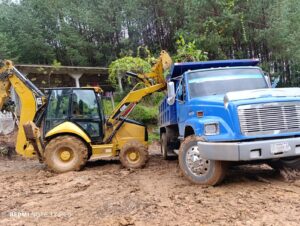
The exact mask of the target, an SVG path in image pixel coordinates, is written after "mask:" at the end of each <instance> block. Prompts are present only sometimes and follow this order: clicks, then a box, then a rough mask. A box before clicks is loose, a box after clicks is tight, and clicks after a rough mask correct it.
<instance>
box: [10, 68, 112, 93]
mask: <svg viewBox="0 0 300 226" xmlns="http://www.w3.org/2000/svg"><path fill="white" fill-rule="evenodd" d="M16 67H17V68H18V69H19V70H20V71H21V72H22V73H23V74H25V75H26V76H27V77H28V78H29V79H30V80H31V81H32V82H33V83H34V84H35V85H36V86H38V87H39V88H40V89H44V88H53V87H80V86H100V87H101V88H102V89H103V90H104V92H105V93H107V94H108V93H110V92H112V91H114V88H113V86H112V85H111V84H110V82H109V80H108V68H104V67H73V66H59V67H57V66H50V65H24V64H19V65H16Z"/></svg>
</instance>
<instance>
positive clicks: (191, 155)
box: [178, 135, 226, 185]
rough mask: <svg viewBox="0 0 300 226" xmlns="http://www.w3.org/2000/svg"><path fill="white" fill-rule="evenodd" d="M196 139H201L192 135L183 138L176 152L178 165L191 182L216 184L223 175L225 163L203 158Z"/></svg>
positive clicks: (220, 180)
mask: <svg viewBox="0 0 300 226" xmlns="http://www.w3.org/2000/svg"><path fill="white" fill-rule="evenodd" d="M198 141H202V139H201V138H200V137H197V136H194V135H192V136H189V137H187V138H185V140H184V141H183V143H182V144H181V146H180V149H179V153H178V159H179V166H180V168H181V170H182V172H183V174H184V175H185V176H186V178H187V179H189V180H190V181H191V182H193V183H196V184H200V185H217V184H219V183H221V182H222V180H223V179H224V177H225V172H226V166H225V163H224V162H221V161H215V160H207V159H203V158H202V157H201V155H200V152H199V147H198V145H197V142H198Z"/></svg>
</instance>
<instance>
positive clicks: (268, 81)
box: [265, 75, 272, 88]
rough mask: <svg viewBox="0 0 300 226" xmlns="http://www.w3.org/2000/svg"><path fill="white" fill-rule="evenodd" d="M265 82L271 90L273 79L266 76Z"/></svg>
mask: <svg viewBox="0 0 300 226" xmlns="http://www.w3.org/2000/svg"><path fill="white" fill-rule="evenodd" d="M265 80H266V82H267V84H268V87H269V88H271V87H272V85H271V79H270V77H269V75H265Z"/></svg>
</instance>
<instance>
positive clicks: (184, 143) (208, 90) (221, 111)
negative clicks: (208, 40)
mask: <svg viewBox="0 0 300 226" xmlns="http://www.w3.org/2000/svg"><path fill="white" fill-rule="evenodd" d="M258 64H259V60H256V59H250V60H221V61H207V62H192V63H191V62H189V63H176V64H174V65H173V67H172V68H171V71H170V75H169V76H168V79H167V80H168V83H167V86H168V96H167V97H166V98H165V99H164V100H163V102H162V103H161V105H160V107H159V111H160V116H159V117H160V119H159V120H160V137H161V151H162V155H163V157H164V158H165V159H167V158H169V157H170V156H172V155H174V153H175V154H177V155H178V160H179V165H180V168H181V170H182V172H183V174H184V175H185V176H186V177H187V178H188V179H189V180H190V181H192V182H194V183H197V184H204V185H216V184H218V183H220V182H221V181H222V180H223V179H224V177H225V174H226V169H227V167H228V166H229V165H230V164H232V163H238V164H240V163H259V162H265V163H267V164H269V165H270V166H272V167H274V168H276V167H290V168H295V169H300V88H271V84H270V80H269V78H268V76H266V75H265V74H264V72H263V71H262V69H261V68H260V67H258V66H257V65H258Z"/></svg>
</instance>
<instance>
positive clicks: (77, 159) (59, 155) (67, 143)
mask: <svg viewBox="0 0 300 226" xmlns="http://www.w3.org/2000/svg"><path fill="white" fill-rule="evenodd" d="M44 156H45V163H46V164H47V166H48V168H49V169H50V170H52V171H54V172H56V173H64V172H68V171H78V170H81V169H82V168H83V167H84V166H85V164H86V162H87V159H88V148H87V146H86V145H85V144H84V143H83V142H82V141H81V140H80V139H79V138H77V137H74V136H69V135H64V136H58V137H56V138H53V139H52V140H50V142H49V143H48V144H47V146H46V148H45V155H44Z"/></svg>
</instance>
